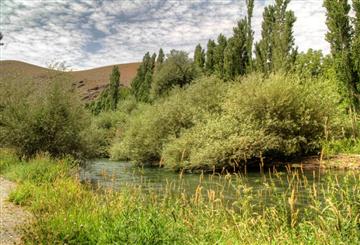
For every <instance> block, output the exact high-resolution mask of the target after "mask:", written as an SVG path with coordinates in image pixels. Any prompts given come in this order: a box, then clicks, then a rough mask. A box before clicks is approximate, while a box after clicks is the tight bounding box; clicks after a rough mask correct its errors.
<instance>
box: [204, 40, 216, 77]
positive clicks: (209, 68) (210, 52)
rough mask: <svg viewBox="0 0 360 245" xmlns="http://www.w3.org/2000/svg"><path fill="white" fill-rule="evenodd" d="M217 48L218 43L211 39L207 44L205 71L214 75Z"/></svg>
mask: <svg viewBox="0 0 360 245" xmlns="http://www.w3.org/2000/svg"><path fill="white" fill-rule="evenodd" d="M215 48H216V43H215V42H214V40H211V39H209V41H208V43H207V50H206V61H205V69H206V72H208V73H209V74H212V73H213V72H214V68H215V57H214V53H215Z"/></svg>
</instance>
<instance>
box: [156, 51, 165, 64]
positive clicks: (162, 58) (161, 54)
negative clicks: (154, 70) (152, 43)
mask: <svg viewBox="0 0 360 245" xmlns="http://www.w3.org/2000/svg"><path fill="white" fill-rule="evenodd" d="M164 59H165V54H164V50H163V49H162V48H160V50H159V55H158V58H157V60H156V63H158V64H162V63H163V62H164Z"/></svg>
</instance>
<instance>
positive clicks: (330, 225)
mask: <svg viewBox="0 0 360 245" xmlns="http://www.w3.org/2000/svg"><path fill="white" fill-rule="evenodd" d="M1 157H3V156H2V155H1ZM1 157H0V158H1ZM0 161H1V160H0ZM59 161H60V160H52V159H50V158H49V157H47V156H40V157H38V158H36V159H34V160H32V161H30V162H27V163H26V164H25V163H19V162H18V163H13V165H16V167H14V166H12V165H11V166H8V167H6V168H5V170H4V172H3V173H4V174H5V175H6V176H13V179H16V180H17V181H18V182H19V185H18V187H17V189H16V190H15V191H14V192H13V193H12V194H11V197H10V200H12V201H14V202H15V203H19V204H21V205H24V206H25V207H27V208H28V209H29V210H31V211H32V212H33V213H34V217H35V218H36V219H35V220H34V222H33V223H32V225H31V226H29V227H26V229H24V231H25V234H24V237H23V240H24V242H25V243H28V244H64V243H66V244H359V242H360V236H359V234H360V226H359V222H360V205H359V203H360V174H359V172H349V173H347V174H346V175H345V176H342V177H340V176H337V175H336V174H335V175H325V177H321V178H320V177H319V176H317V173H314V175H315V177H316V180H315V181H309V179H308V178H307V177H306V176H304V175H303V174H302V173H301V171H290V170H289V172H288V173H281V172H271V173H269V174H264V176H263V178H262V179H261V180H259V181H261V188H256V189H255V188H253V187H252V186H250V185H249V183H248V181H247V178H246V177H245V176H243V175H241V174H223V175H221V174H216V173H214V174H212V175H205V174H201V175H199V184H198V186H197V188H196V190H194V191H193V192H192V193H191V192H187V191H185V188H184V186H183V185H184V182H182V181H180V182H176V184H175V182H174V181H170V180H169V181H168V183H167V184H166V186H164V188H163V189H162V190H161V191H153V190H151V188H147V187H149V186H148V185H149V183H147V182H146V181H144V182H143V183H141V184H140V185H139V184H138V185H127V186H125V187H122V188H121V190H119V191H114V189H112V188H111V187H109V188H107V189H102V190H101V191H100V190H94V189H93V188H90V187H89V186H88V185H86V184H85V185H84V184H81V183H80V182H79V180H78V179H77V178H76V177H74V175H73V174H65V173H69V171H71V169H73V167H71V166H72V164H71V163H70V162H69V160H66V161H64V160H63V161H62V163H60V166H63V167H62V171H58V168H59V166H58V165H59V164H56V163H58V162H59ZM54 162H55V163H54ZM65 162H66V163H65ZM42 165H46V169H47V171H46V173H44V175H47V173H49V175H51V178H50V177H42V179H41V181H40V180H39V178H38V176H37V174H32V172H36V171H37V170H36V169H38V167H35V166H42ZM43 168H45V167H44V166H42V167H41V169H43ZM54 169H56V171H58V172H59V174H58V175H56V176H55V177H54V176H53V171H52V170H54ZM24 172H27V173H28V174H27V175H23V174H19V173H24ZM182 175H183V174H180V176H179V178H182V177H183V176H182ZM107 176H108V177H109V178H113V177H112V175H111V174H107ZM323 178H325V179H323ZM181 180H182V179H181ZM207 180H211V181H212V182H213V183H215V184H214V185H211V187H210V188H209V186H207V185H206V183H207ZM279 188H281V190H283V191H279ZM225 190H232V191H234V193H235V195H234V198H227V197H226V196H225V195H224V193H225Z"/></svg>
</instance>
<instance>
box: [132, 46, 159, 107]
mask: <svg viewBox="0 0 360 245" xmlns="http://www.w3.org/2000/svg"><path fill="white" fill-rule="evenodd" d="M155 58H156V56H154V55H153V56H152V57H150V53H149V52H147V53H146V54H145V55H144V58H143V61H142V63H141V65H140V66H139V68H138V70H137V73H136V76H135V78H134V80H133V81H132V83H131V90H132V93H133V94H134V96H135V98H136V99H137V100H138V101H142V102H148V101H149V93H150V88H151V83H152V75H153V72H154V67H155Z"/></svg>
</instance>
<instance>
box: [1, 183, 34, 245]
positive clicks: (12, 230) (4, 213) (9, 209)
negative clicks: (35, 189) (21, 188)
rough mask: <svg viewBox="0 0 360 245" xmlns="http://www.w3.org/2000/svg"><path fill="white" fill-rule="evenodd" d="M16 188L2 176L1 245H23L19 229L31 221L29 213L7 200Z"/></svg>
mask: <svg viewBox="0 0 360 245" xmlns="http://www.w3.org/2000/svg"><path fill="white" fill-rule="evenodd" d="M15 187H16V184H15V183H13V182H11V181H8V180H6V179H4V178H3V177H1V176H0V245H5V244H6V245H8V244H21V231H20V230H19V228H18V227H19V226H20V225H22V224H24V223H26V222H28V220H29V219H30V214H29V213H28V212H26V211H24V210H23V209H22V208H21V207H20V206H16V205H14V204H12V203H10V202H9V201H8V200H7V199H8V195H9V193H10V192H11V191H12V190H13V189H14V188H15Z"/></svg>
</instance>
